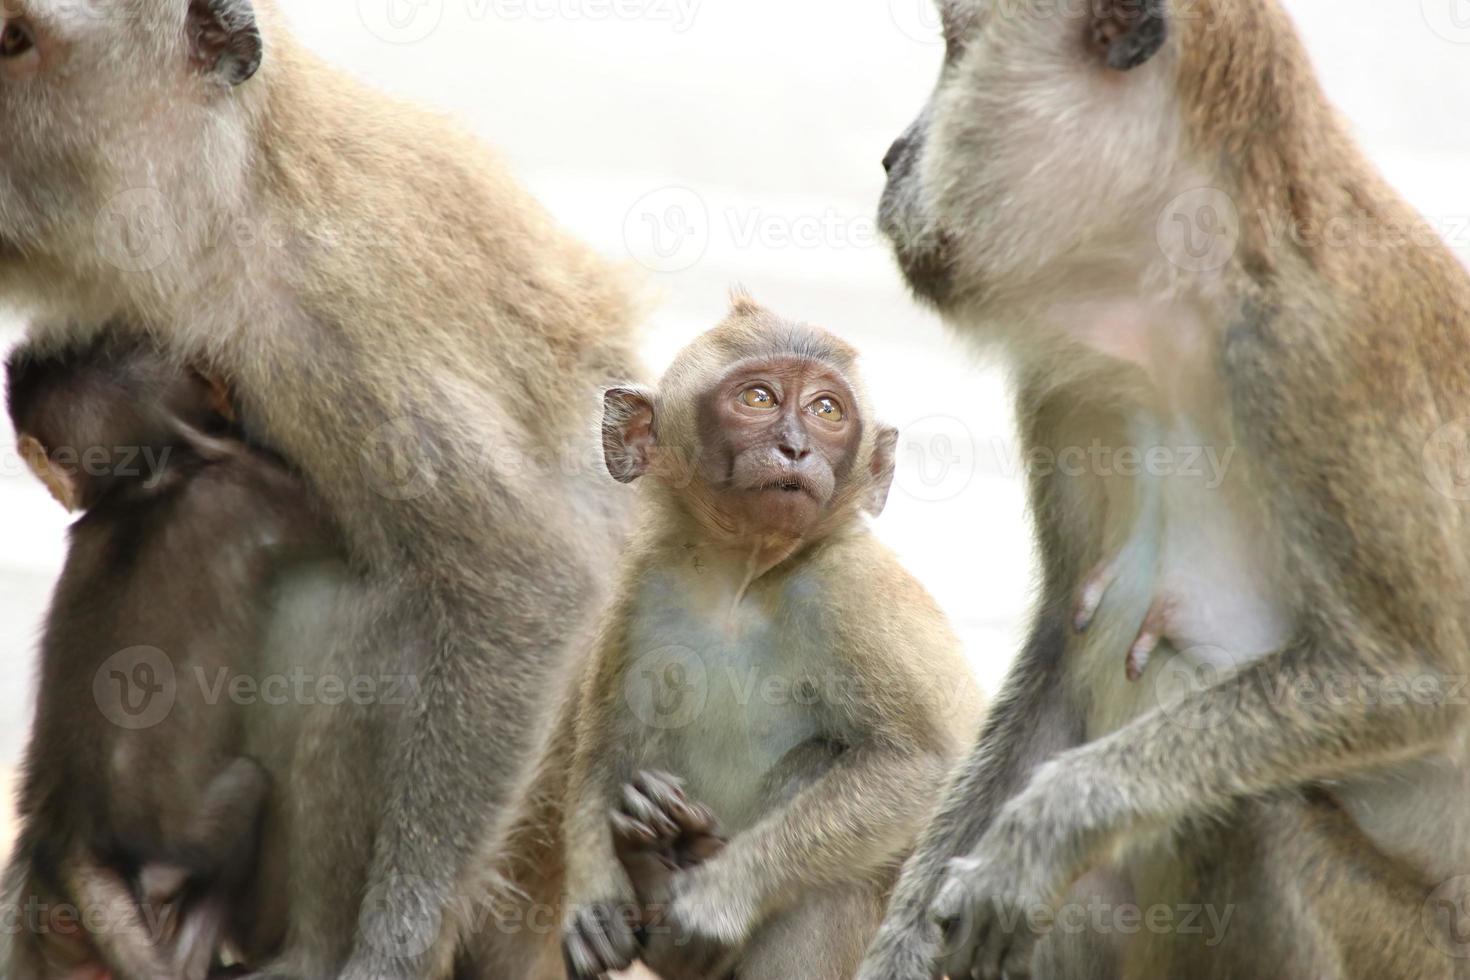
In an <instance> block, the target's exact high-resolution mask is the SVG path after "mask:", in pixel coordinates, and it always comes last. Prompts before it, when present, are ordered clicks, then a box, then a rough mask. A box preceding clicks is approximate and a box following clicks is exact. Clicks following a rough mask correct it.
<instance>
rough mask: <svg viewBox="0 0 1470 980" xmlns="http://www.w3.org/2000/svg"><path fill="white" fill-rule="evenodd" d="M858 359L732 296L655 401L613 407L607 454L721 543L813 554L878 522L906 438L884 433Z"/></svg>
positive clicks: (611, 402) (606, 426)
mask: <svg viewBox="0 0 1470 980" xmlns="http://www.w3.org/2000/svg"><path fill="white" fill-rule="evenodd" d="M856 360H857V354H856V352H855V351H854V350H853V349H852V348H851V347H849V346H848V345H847V344H845V343H843V342H842V341H841V340H839V339H837V338H836V337H834V336H832V335H831V334H829V333H826V332H825V331H822V330H819V329H817V328H814V327H810V326H806V325H804V324H797V323H792V322H789V321H786V320H782V319H781V318H779V317H777V316H775V315H773V314H771V313H769V312H767V311H766V310H765V309H763V308H761V307H760V306H757V305H756V304H755V303H754V302H752V301H750V300H749V299H747V298H745V297H743V296H737V297H736V300H735V305H734V308H733V310H732V311H731V313H730V315H729V316H728V317H727V318H726V320H725V321H724V322H723V323H722V324H720V326H718V327H716V328H715V329H714V330H712V331H710V332H709V333H707V334H705V335H704V336H702V337H700V338H699V339H698V340H696V341H695V342H694V343H693V344H691V345H690V346H689V347H687V348H685V349H684V350H683V351H682V352H681V353H680V354H679V355H678V357H677V358H676V359H675V361H674V363H673V365H672V366H671V367H670V368H669V370H668V372H667V373H666V374H665V375H664V377H663V379H662V380H661V381H660V383H659V386H658V390H657V391H656V392H655V391H651V390H648V389H644V388H637V387H619V388H614V389H611V390H610V391H608V392H607V393H606V397H605V405H606V412H605V415H604V422H603V447H604V452H605V458H606V462H607V467H608V470H609V472H611V473H612V475H613V476H614V477H615V478H617V479H618V480H620V481H622V482H624V483H631V482H632V481H634V480H637V479H638V478H640V477H643V476H648V477H650V478H651V480H652V482H653V483H655V484H656V485H657V487H658V488H659V492H661V493H663V494H667V495H670V496H671V497H672V498H673V500H674V505H675V506H678V507H679V509H680V511H681V512H682V513H684V514H687V515H688V516H690V517H691V518H693V519H694V520H695V521H696V522H697V523H698V524H700V525H701V526H702V527H703V528H704V529H705V531H707V532H709V533H711V534H713V535H715V536H716V537H718V538H721V539H724V540H739V541H745V540H762V539H778V540H782V541H786V542H788V543H789V542H792V541H811V540H814V539H816V538H819V537H821V536H823V535H824V534H825V533H827V532H828V531H830V530H831V529H833V528H835V527H837V526H839V525H840V524H841V523H843V522H845V521H846V520H849V519H851V517H852V516H853V515H854V514H856V513H857V512H860V511H866V512H868V513H870V514H874V515H876V514H878V513H880V512H881V511H882V509H883V506H884V504H885V502H886V501H887V498H888V490H889V486H890V485H891V483H892V481H893V465H894V459H893V457H894V446H895V444H896V442H897V438H898V436H897V432H896V431H895V430H893V429H891V428H887V427H883V426H879V425H877V424H876V423H875V422H874V421H873V418H872V413H871V411H870V409H869V406H868V401H867V396H866V393H865V392H864V390H863V388H862V385H861V382H860V381H859V379H858V376H857V373H856V370H855V365H856Z"/></svg>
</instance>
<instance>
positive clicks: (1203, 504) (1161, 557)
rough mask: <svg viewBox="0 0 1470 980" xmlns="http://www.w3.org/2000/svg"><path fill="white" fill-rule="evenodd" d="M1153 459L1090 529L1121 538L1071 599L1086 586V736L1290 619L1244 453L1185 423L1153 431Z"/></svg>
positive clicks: (1265, 649)
mask: <svg viewBox="0 0 1470 980" xmlns="http://www.w3.org/2000/svg"><path fill="white" fill-rule="evenodd" d="M1157 458H1158V460H1160V461H1161V462H1160V464H1159V471H1158V472H1143V473H1140V474H1139V475H1138V476H1137V477H1136V478H1135V479H1134V481H1133V484H1132V486H1131V487H1130V488H1129V490H1128V497H1127V499H1126V506H1116V505H1115V506H1114V507H1113V509H1112V512H1113V514H1114V515H1116V516H1115V517H1114V518H1113V523H1109V524H1106V525H1104V526H1103V527H1102V528H1101V529H1100V536H1101V537H1102V539H1103V540H1105V541H1113V542H1119V541H1121V542H1122V544H1121V545H1120V546H1113V547H1112V548H1108V547H1105V548H1103V549H1102V550H1103V552H1104V553H1105V554H1106V555H1107V556H1108V557H1107V558H1106V559H1105V561H1104V562H1103V565H1102V570H1101V571H1098V572H1094V573H1093V575H1092V577H1091V578H1090V579H1089V580H1088V581H1087V582H1084V583H1082V584H1080V585H1079V587H1078V605H1079V606H1081V605H1082V604H1083V598H1082V597H1083V595H1084V593H1085V592H1086V591H1087V590H1088V589H1092V590H1093V591H1094V595H1095V596H1097V597H1099V598H1098V599H1097V601H1098V602H1099V603H1100V605H1099V607H1098V609H1097V614H1096V617H1095V620H1094V621H1093V623H1092V624H1091V625H1090V626H1089V628H1088V629H1087V630H1086V632H1085V633H1084V634H1081V635H1079V636H1078V638H1077V642H1078V644H1079V646H1080V648H1081V649H1082V651H1083V656H1082V658H1081V662H1082V670H1081V675H1082V679H1083V682H1084V683H1085V684H1087V685H1088V688H1089V696H1088V701H1089V703H1090V704H1091V705H1092V706H1093V707H1092V715H1091V717H1090V718H1089V731H1090V732H1091V734H1092V736H1093V737H1097V736H1099V735H1102V734H1106V733H1107V732H1110V731H1113V730H1115V729H1116V728H1118V727H1121V726H1122V725H1124V724H1127V723H1128V722H1129V721H1131V720H1132V719H1134V718H1136V717H1138V716H1139V715H1141V714H1143V713H1145V712H1147V711H1150V710H1152V709H1154V708H1156V707H1159V706H1161V705H1165V706H1167V705H1169V704H1172V703H1173V701H1174V700H1176V699H1177V698H1178V697H1180V696H1182V695H1184V694H1186V693H1188V692H1189V691H1192V690H1198V689H1200V688H1202V687H1204V686H1208V685H1210V684H1212V683H1215V682H1217V681H1218V680H1220V679H1222V678H1223V677H1224V676H1226V675H1228V674H1230V673H1233V672H1234V671H1236V670H1239V669H1241V668H1243V667H1245V666H1247V665H1248V664H1250V663H1251V662H1252V661H1254V660H1256V659H1258V658H1260V657H1262V656H1265V655H1267V654H1270V653H1272V652H1273V651H1275V650H1277V649H1280V648H1281V647H1282V646H1283V645H1284V644H1286V643H1287V642H1288V641H1289V640H1290V639H1291V634H1292V632H1293V630H1294V628H1295V613H1294V610H1293V606H1292V600H1291V598H1290V589H1289V582H1288V580H1287V577H1286V572H1285V559H1284V555H1283V553H1282V551H1281V549H1280V547H1279V546H1278V536H1277V535H1276V534H1274V533H1273V531H1272V529H1271V525H1270V521H1269V517H1268V515H1267V513H1266V512H1265V511H1264V509H1263V508H1262V506H1261V504H1260V503H1259V493H1258V492H1256V491H1255V490H1254V489H1253V487H1252V484H1251V482H1250V479H1251V478H1250V464H1249V461H1248V460H1246V459H1245V458H1244V455H1243V454H1242V453H1240V452H1237V451H1236V449H1235V448H1234V447H1233V446H1232V445H1230V444H1229V443H1228V442H1225V441H1220V440H1213V439H1209V438H1208V436H1205V435H1202V434H1201V433H1200V432H1199V431H1198V430H1194V429H1184V430H1180V431H1177V432H1172V433H1170V432H1168V431H1165V433H1164V441H1163V443H1162V450H1161V451H1160V452H1159V453H1158V454H1157ZM1191 459H1193V460H1195V462H1194V463H1190V460H1191ZM1164 463H1169V464H1170V465H1169V466H1165V465H1164Z"/></svg>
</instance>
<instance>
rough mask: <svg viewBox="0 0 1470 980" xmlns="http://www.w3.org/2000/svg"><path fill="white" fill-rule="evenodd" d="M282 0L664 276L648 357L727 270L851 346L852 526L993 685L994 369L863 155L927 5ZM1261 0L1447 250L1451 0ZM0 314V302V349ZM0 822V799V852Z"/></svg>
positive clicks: (1456, 33)
mask: <svg viewBox="0 0 1470 980" xmlns="http://www.w3.org/2000/svg"><path fill="white" fill-rule="evenodd" d="M283 3H284V5H285V6H286V8H287V9H288V11H290V14H291V19H292V21H293V22H294V24H295V25H296V27H297V29H298V30H299V32H300V33H301V34H302V35H303V36H304V37H305V38H306V39H308V40H309V41H310V43H311V44H312V45H314V46H315V47H316V48H317V49H318V50H320V51H322V52H323V53H324V54H326V55H327V56H328V57H329V58H330V59H331V60H333V61H335V62H336V63H338V64H340V65H342V66H343V67H345V68H346V69H348V70H349V71H351V72H353V73H355V74H357V75H358V76H360V77H361V78H363V79H365V80H368V81H370V82H372V83H373V84H375V85H378V86H380V87H382V88H385V89H388V90H390V91H393V92H395V93H398V94H401V95H405V96H409V97H412V98H414V99H416V100H418V101H420V102H422V103H424V104H425V105H428V106H432V107H434V110H435V111H440V110H443V111H447V112H449V113H451V114H453V115H455V116H458V117H459V118H461V119H463V120H464V121H465V122H467V123H468V124H469V125H471V126H473V127H474V128H475V129H476V130H477V131H478V132H479V133H481V134H483V136H484V137H485V138H486V139H487V140H489V141H491V142H492V143H494V144H495V145H496V146H498V147H499V148H500V149H501V151H502V152H503V153H504V154H505V155H506V156H507V158H508V159H509V160H510V162H511V164H512V165H513V167H514V168H515V170H516V172H517V173H518V174H520V176H521V177H522V178H523V179H524V180H525V181H526V182H527V183H528V184H529V185H530V187H531V188H532V189H533V191H534V192H535V193H536V194H538V195H539V196H540V197H541V198H542V199H543V200H544V201H545V202H546V203H547V204H548V205H549V206H550V207H551V209H552V210H553V212H554V213H555V214H556V215H557V216H558V217H559V218H560V219H561V220H562V221H563V222H564V223H565V224H566V225H568V226H569V227H570V228H572V229H573V230H575V231H576V232H577V233H578V234H580V235H581V236H583V237H584V238H586V239H587V240H589V241H591V242H593V243H594V244H595V245H596V246H597V247H598V248H600V249H601V250H602V251H604V252H605V253H606V254H607V255H608V256H610V257H612V258H615V259H618V260H621V261H627V262H632V261H634V260H635V258H641V259H643V260H644V261H645V262H647V263H649V264H651V265H654V266H655V267H656V268H657V269H658V270H667V271H650V272H649V273H648V277H649V280H650V283H651V284H652V286H653V287H654V288H656V289H657V290H659V291H660V293H661V296H662V302H661V304H660V306H659V307H658V310H657V312H656V313H655V315H654V316H653V318H652V321H651V324H650V328H649V332H648V342H647V351H648V359H649V363H650V366H651V367H653V368H655V369H657V368H661V367H662V366H663V364H664V363H666V362H667V360H668V358H669V356H670V355H671V353H672V351H673V350H674V349H675V348H676V347H677V346H678V345H679V344H681V343H683V342H684V341H686V340H687V339H689V338H691V337H692V336H694V335H695V334H696V333H698V332H699V331H701V330H703V329H705V328H707V327H708V326H710V325H712V324H713V323H714V322H715V321H716V320H717V319H718V318H719V317H720V315H721V314H722V313H723V311H724V307H725V293H726V290H727V289H728V287H729V286H730V285H731V284H732V283H734V282H737V281H738V282H743V283H744V284H746V285H747V286H748V287H749V288H750V289H751V291H752V292H754V294H755V295H756V297H757V298H758V299H760V300H761V301H762V302H765V303H766V304H768V305H770V306H772V307H774V308H775V309H777V310H778V311H780V312H782V313H784V314H786V315H789V316H791V317H795V318H800V319H806V320H810V321H813V322H817V323H820V324H823V325H825V326H828V327H830V328H832V329H834V330H837V331H838V332H840V333H843V334H844V335H846V336H847V337H849V338H850V339H852V340H853V341H855V342H856V343H857V344H858V345H859V346H860V347H861V348H862V349H863V351H864V352H865V355H866V358H865V362H866V371H867V374H868V377H869V379H870V383H871V385H872V387H873V388H874V392H875V395H876V397H877V400H878V403H879V406H880V408H881V410H882V411H883V413H884V414H885V415H886V416H887V418H888V419H889V420H890V421H892V422H894V423H896V424H898V425H900V426H902V427H904V428H905V431H906V442H905V446H904V452H903V456H902V460H901V463H902V469H901V472H900V477H899V483H898V487H897V489H896V491H895V493H894V495H893V498H892V502H891V504H890V507H889V511H888V513H887V514H886V515H885V516H884V517H883V519H882V520H881V521H880V522H879V525H878V527H879V530H880V533H881V534H882V535H883V536H884V537H885V538H886V539H887V540H888V541H889V542H890V543H891V544H892V545H893V546H894V547H895V548H896V549H897V550H898V551H899V552H900V553H901V554H902V556H903V558H904V559H905V560H906V561H907V563H908V564H909V566H910V568H912V569H913V571H914V572H915V573H916V574H918V576H919V577H920V578H921V579H922V580H923V581H924V582H925V583H926V584H927V585H928V586H929V588H930V589H931V590H932V591H933V592H934V593H935V594H936V595H937V596H938V598H939V600H940V602H941V603H942V604H943V605H944V607H945V608H946V609H947V610H948V611H949V613H950V615H951V616H952V617H953V618H954V620H955V621H956V623H957V624H958V626H959V628H960V630H961V633H962V635H963V636H964V638H965V641H966V644H967V648H968V650H969V653H970V656H971V659H972V662H973V664H974V667H975V670H976V672H977V674H978V675H979V676H980V678H981V679H982V681H983V682H984V683H985V684H986V686H987V687H991V688H993V687H994V685H995V683H996V681H997V680H998V678H999V677H1000V675H1001V673H1002V672H1003V670H1004V667H1005V665H1006V663H1007V661H1008V659H1009V658H1010V655H1011V652H1012V650H1013V648H1014V645H1015V642H1016V638H1017V636H1018V633H1019V626H1020V623H1021V621H1022V620H1023V619H1024V614H1025V610H1026V608H1027V605H1028V602H1029V590H1030V583H1031V556H1030V546H1029V543H1028V540H1027V533H1026V527H1025V523H1024V515H1023V508H1022V499H1021V490H1020V486H1019V484H1018V481H1017V479H1016V477H1015V473H1016V465H1015V463H1014V462H1013V461H1012V459H1011V456H1010V448H1009V447H1010V445H1011V441H1010V419H1009V414H1008V410H1007V408H1006V400H1005V392H1004V384H1003V380H1002V379H1001V378H1000V377H999V376H998V374H996V373H995V372H994V371H992V370H990V369H987V368H985V367H984V366H983V365H980V364H978V363H977V362H976V361H975V360H974V358H972V357H971V356H970V355H968V354H966V353H965V352H963V351H962V350H961V349H960V348H959V346H958V345H957V344H954V343H952V342H950V341H948V340H947V339H946V338H945V336H944V335H943V333H942V332H941V330H940V328H939V326H938V324H937V323H936V322H935V321H934V319H933V318H932V317H931V316H930V315H928V314H927V313H925V312H922V311H920V310H919V309H918V308H916V307H915V306H913V305H912V304H911V303H910V302H909V301H908V299H907V298H906V296H905V293H904V290H903V288H902V285H901V283H900V280H899V278H898V276H897V275H896V273H895V272H894V271H893V268H892V264H891V261H890V259H889V256H888V254H887V251H886V249H885V248H884V246H883V245H882V243H881V242H880V241H879V240H878V238H877V236H876V234H875V233H874V228H873V212H874V209H875V205H876V202H877V199H878V194H879V191H880V190H881V187H882V181H883V173H882V169H881V167H880V166H879V161H880V159H881V158H882V156H883V153H884V151H885V149H886V148H887V147H888V144H889V142H890V141H891V140H892V139H893V138H894V137H895V136H896V135H897V134H898V133H899V132H900V131H901V130H902V129H903V127H904V126H905V125H907V123H908V122H909V120H910V118H911V117H912V115H913V114H914V112H915V111H916V110H917V109H918V107H919V106H920V104H921V103H922V101H923V100H924V98H925V96H926V94H927V93H928V91H929V89H930V87H931V85H932V84H933V80H934V76H935V73H936V71H937V68H938V62H939V57H940V50H941V49H940V46H939V45H938V43H937V33H936V28H935V25H934V23H933V15H932V13H931V12H930V9H929V6H928V4H929V0H333V2H331V3H324V2H322V0H283ZM1287 6H1288V7H1289V8H1290V9H1291V11H1292V12H1293V13H1294V14H1295V16H1296V18H1297V20H1298V22H1299V24H1300V26H1301V28H1302V30H1303V32H1304V33H1305V35H1306V39H1307V43H1308V46H1309V47H1310V48H1311V51H1312V53H1313V55H1314V57H1315V58H1316V60H1317V62H1318V65H1319V67H1320V68H1321V71H1322V74H1323V77H1324V80H1325V83H1326V85H1327V88H1328V90H1329V92H1330V94H1331V95H1332V97H1333V98H1334V99H1335V100H1336V102H1337V103H1338V104H1339V105H1340V106H1341V108H1342V109H1343V110H1344V112H1345V114H1346V115H1347V116H1348V118H1349V119H1350V120H1351V123H1352V125H1353V127H1354V129H1355V131H1356V132H1357V133H1358V135H1359V136H1360V137H1361V139H1362V140H1363V142H1364V143H1365V144H1366V145H1367V147H1368V150H1369V152H1370V154H1371V155H1372V157H1373V158H1374V159H1375V160H1376V161H1377V162H1378V163H1379V164H1380V165H1381V166H1382V167H1383V168H1384V169H1385V170H1386V171H1387V173H1388V175H1389V177H1390V179H1392V180H1393V181H1394V183H1396V184H1397V185H1398V187H1399V188H1400V189H1401V190H1402V191H1403V192H1404V193H1406V194H1407V195H1408V197H1409V198H1410V199H1411V200H1412V201H1413V202H1414V203H1415V204H1416V205H1417V206H1418V207H1420V208H1421V209H1422V210H1423V211H1425V212H1426V213H1427V214H1428V215H1429V216H1430V217H1431V218H1432V219H1433V220H1434V221H1435V223H1436V226H1437V227H1439V228H1441V229H1442V232H1443V233H1444V234H1445V235H1446V237H1448V238H1450V239H1451V241H1452V244H1453V245H1454V246H1456V248H1457V249H1458V250H1460V252H1461V254H1462V255H1465V254H1467V253H1470V133H1467V130H1466V120H1467V119H1470V0H1423V3H1421V2H1420V0H1396V2H1394V3H1385V2H1384V0H1287ZM1057 206H1058V207H1066V206H1067V202H1065V201H1058V202H1057ZM649 222H653V224H650V223H649ZM655 227H658V228H660V229H661V233H662V238H661V239H659V240H657V241H655V239H654V238H653V229H654V228H655ZM676 232H677V233H679V234H680V235H682V237H681V238H677V239H676V238H675V237H673V236H674V235H675V233H676ZM680 243H682V244H681V245H680V247H678V248H675V247H674V246H675V245H678V244H680ZM655 245H660V246H662V247H663V248H664V249H665V252H666V253H668V257H667V259H661V258H660V257H659V253H658V252H657V251H656V250H655ZM18 330H19V325H18V324H15V323H14V322H13V321H0V346H7V347H8V346H9V344H10V343H11V342H12V341H13V340H14V339H15V337H16V336H18ZM1467 356H1470V352H1467ZM3 426H4V422H3V421H0V427H3ZM12 441H13V440H12V438H11V436H10V434H9V432H8V430H5V429H3V428H0V446H4V447H5V448H4V449H3V450H0V540H3V542H4V544H3V546H0V784H3V783H4V781H5V777H6V770H7V769H8V768H9V767H11V766H13V764H14V761H15V759H16V758H17V756H18V754H19V751H20V749H21V747H22V745H23V741H24V734H25V728H26V724H27V720H28V715H29V701H30V698H31V690H32V676H33V670H32V663H33V659H34V640H35V631H36V626H37V623H38V621H39V618H40V616H41V614H42V611H43V609H44V604H45V601H46V596H47V593H48V591H49V589H50V587H51V583H52V581H53V580H54V577H55V574H56V572H57V569H58V568H59V565H60V561H61V557H62V545H63V534H64V531H65V526H66V521H65V518H64V515H63V514H62V513H61V511H60V509H59V508H57V507H56V506H55V505H54V504H52V503H51V501H50V499H49V498H48V497H47V496H46V494H45V492H44V491H43V490H42V489H41V487H40V486H39V485H38V484H35V483H33V482H32V481H30V480H28V479H26V478H24V477H23V475H22V474H21V473H20V472H19V469H20V468H19V465H18V463H17V461H16V459H15V457H14V454H13V452H11V451H10V450H9V446H10V445H11V443H12ZM79 680H85V679H79ZM5 834H6V829H5V820H4V804H3V803H0V848H3V842H4V840H5Z"/></svg>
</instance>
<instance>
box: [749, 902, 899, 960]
mask: <svg viewBox="0 0 1470 980" xmlns="http://www.w3.org/2000/svg"><path fill="white" fill-rule="evenodd" d="M886 891H887V890H886V889H885V888H883V887H882V886H881V885H878V884H875V883H870V882H861V883H854V884H849V885H839V886H834V887H832V888H828V889H824V890H822V891H819V892H814V893H812V894H810V895H808V896H805V897H803V898H802V899H801V900H800V902H799V903H798V904H797V905H796V906H794V907H792V908H791V909H789V910H787V911H785V912H783V913H781V914H780V915H778V916H777V917H776V918H774V919H772V920H771V921H770V922H769V923H767V924H766V925H765V926H763V927H762V928H761V929H760V930H759V931H757V932H756V934H755V935H754V936H753V937H751V941H750V943H749V945H748V946H746V949H745V953H744V955H743V956H742V957H741V959H740V962H739V963H738V964H737V965H736V967H735V980H790V978H792V977H801V978H802V980H851V978H852V977H853V976H854V975H856V973H857V969H858V966H859V964H861V963H862V961H863V954H864V953H866V952H867V949H868V943H869V942H870V941H871V940H872V938H873V934H874V933H876V932H877V931H878V925H879V924H880V923H881V922H882V921H883V910H884V908H885V907H886V906H887V902H886V897H887V895H886Z"/></svg>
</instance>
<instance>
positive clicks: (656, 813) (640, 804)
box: [623, 783, 679, 839]
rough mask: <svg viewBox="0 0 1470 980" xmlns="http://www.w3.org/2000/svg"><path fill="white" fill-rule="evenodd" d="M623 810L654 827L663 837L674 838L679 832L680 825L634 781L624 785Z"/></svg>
mask: <svg viewBox="0 0 1470 980" xmlns="http://www.w3.org/2000/svg"><path fill="white" fill-rule="evenodd" d="M623 812H624V813H625V814H628V815H629V816H631V817H633V818H634V819H635V820H638V821H639V822H641V823H643V824H646V825H648V826H649V827H651V828H653V831H654V832H655V833H656V834H658V835H659V837H660V838H663V839H672V838H674V837H676V836H678V834H679V827H678V825H676V824H675V823H674V821H673V820H671V819H670V818H669V817H668V815H667V814H665V813H664V811H663V809H662V808H661V807H659V806H658V804H656V803H655V802H653V800H652V799H650V798H649V797H648V796H647V795H645V794H644V792H643V791H642V790H641V789H640V788H639V787H637V786H635V785H633V784H632V783H625V784H624V785H623Z"/></svg>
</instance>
